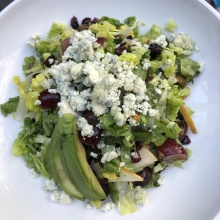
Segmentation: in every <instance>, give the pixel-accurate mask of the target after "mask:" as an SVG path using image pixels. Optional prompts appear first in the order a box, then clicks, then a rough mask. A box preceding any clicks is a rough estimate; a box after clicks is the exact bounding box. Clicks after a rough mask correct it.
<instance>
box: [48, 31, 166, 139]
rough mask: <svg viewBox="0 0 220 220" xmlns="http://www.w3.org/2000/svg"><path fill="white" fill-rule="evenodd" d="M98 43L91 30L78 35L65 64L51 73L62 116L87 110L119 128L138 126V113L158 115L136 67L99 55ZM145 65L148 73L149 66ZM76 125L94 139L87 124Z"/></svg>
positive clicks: (55, 66)
mask: <svg viewBox="0 0 220 220" xmlns="http://www.w3.org/2000/svg"><path fill="white" fill-rule="evenodd" d="M96 41H97V39H96V38H95V36H94V34H93V33H92V32H91V31H89V30H85V31H82V32H75V33H74V34H73V35H72V37H71V39H70V42H71V43H72V45H71V46H70V47H68V49H67V50H66V51H65V53H64V55H63V62H62V63H60V64H57V65H53V66H52V67H51V68H50V69H49V74H50V75H51V76H52V77H53V78H54V79H55V81H56V85H57V92H58V93H59V94H60V95H61V102H60V103H59V104H58V105H59V107H60V111H59V115H60V116H62V115H63V114H65V113H73V114H74V113H76V112H78V111H85V110H87V109H88V110H92V111H93V112H94V114H95V115H96V116H100V115H103V114H105V113H110V114H111V115H112V116H113V117H114V119H115V122H116V124H117V125H118V126H122V125H124V124H125V123H126V122H129V123H130V125H132V126H135V125H137V124H138V122H137V121H136V120H134V119H133V116H134V115H135V114H136V113H142V114H144V115H146V114H150V115H151V116H153V117H154V116H156V115H158V114H159V113H158V110H155V109H153V108H152V106H151V105H150V104H149V103H148V101H149V98H148V96H147V95H146V86H145V82H144V81H143V80H142V79H141V78H139V77H138V76H137V75H135V74H134V73H133V71H134V69H135V68H136V67H135V65H134V64H133V63H128V62H125V61H121V60H120V59H119V57H118V56H117V55H112V54H110V53H106V54H104V53H102V52H98V51H97V49H98V48H99V46H100V45H99V44H97V42H96ZM158 41H162V40H161V39H158ZM143 62H144V63H143V64H144V68H145V69H147V68H148V67H149V63H148V62H147V61H143ZM123 94H125V95H123ZM122 95H123V98H121V96H122ZM77 125H78V127H79V129H80V130H82V135H83V136H91V135H92V130H91V128H90V127H89V124H88V123H87V121H86V120H83V119H82V118H81V117H79V118H78V123H77Z"/></svg>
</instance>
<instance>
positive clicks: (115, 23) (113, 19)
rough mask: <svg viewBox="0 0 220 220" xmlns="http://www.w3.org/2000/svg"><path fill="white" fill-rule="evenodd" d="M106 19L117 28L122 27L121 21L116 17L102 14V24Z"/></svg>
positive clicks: (100, 21)
mask: <svg viewBox="0 0 220 220" xmlns="http://www.w3.org/2000/svg"><path fill="white" fill-rule="evenodd" d="M104 21H108V22H109V23H110V24H112V25H114V26H115V27H116V28H117V29H119V28H120V27H121V25H122V24H121V22H120V21H119V20H117V19H115V18H110V17H108V16H102V17H101V19H100V20H99V23H100V24H103V23H104Z"/></svg>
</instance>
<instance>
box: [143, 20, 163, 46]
mask: <svg viewBox="0 0 220 220" xmlns="http://www.w3.org/2000/svg"><path fill="white" fill-rule="evenodd" d="M161 34H162V29H161V28H160V27H159V26H157V25H155V24H153V25H152V26H151V28H150V30H149V31H148V32H147V33H146V34H144V35H141V36H140V37H139V38H140V40H141V42H142V43H149V42H150V40H154V39H156V38H157V37H159V36H160V35H161Z"/></svg>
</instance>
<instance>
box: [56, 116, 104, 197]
mask: <svg viewBox="0 0 220 220" xmlns="http://www.w3.org/2000/svg"><path fill="white" fill-rule="evenodd" d="M62 118H63V120H67V118H68V120H69V121H71V122H72V134H69V135H66V136H65V138H64V139H63V142H62V148H60V155H61V161H62V164H63V167H64V169H65V171H66V173H67V176H68V177H69V179H70V181H71V182H72V183H73V185H74V186H75V187H76V188H77V190H78V191H79V192H80V193H81V194H83V195H84V196H85V197H86V198H89V199H91V200H101V199H105V198H106V195H105V192H104V191H103V189H102V187H101V185H100V183H99V181H98V180H97V178H96V176H95V174H94V172H93V170H92V169H91V167H90V166H89V164H88V162H87V158H86V153H85V149H84V147H83V145H82V143H81V142H80V140H79V138H78V131H77V127H76V117H75V116H74V115H72V114H64V115H63V116H62Z"/></svg>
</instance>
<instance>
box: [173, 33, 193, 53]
mask: <svg viewBox="0 0 220 220" xmlns="http://www.w3.org/2000/svg"><path fill="white" fill-rule="evenodd" d="M173 44H174V45H175V46H177V47H180V48H182V49H184V50H194V47H195V42H194V41H193V40H192V38H191V37H190V36H189V35H187V34H185V33H179V34H177V35H176V36H175V38H174V40H173Z"/></svg>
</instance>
